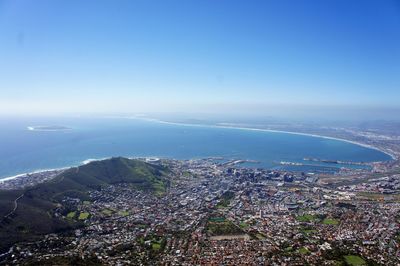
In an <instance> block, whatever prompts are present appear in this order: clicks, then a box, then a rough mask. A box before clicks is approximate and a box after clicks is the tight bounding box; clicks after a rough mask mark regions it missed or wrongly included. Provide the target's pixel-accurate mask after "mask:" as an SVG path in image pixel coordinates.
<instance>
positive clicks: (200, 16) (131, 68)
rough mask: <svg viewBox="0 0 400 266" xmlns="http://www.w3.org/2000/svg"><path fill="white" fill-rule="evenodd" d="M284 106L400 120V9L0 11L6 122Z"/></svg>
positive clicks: (78, 6) (126, 4)
mask: <svg viewBox="0 0 400 266" xmlns="http://www.w3.org/2000/svg"><path fill="white" fill-rule="evenodd" d="M277 106H281V107H282V106H284V107H285V108H288V109H290V108H291V110H296V108H302V107H306V108H318V107H324V106H325V107H329V108H333V109H334V108H336V107H337V108H342V107H343V108H366V109H368V108H375V109H376V108H377V109H385V108H386V109H388V110H391V109H399V108H400V1H391V0H383V1H382V0H376V1H367V0H326V1H320V0H318V1H303V0H292V1H282V0H276V1H268V0H263V1H253V0H250V1H245V0H243V1H233V0H211V1H206V0H197V1H191V0H179V1H170V0H162V1H161V0H160V1H152V0H143V1H139V0H129V1H123V0H118V1H111V0H110V1H97V0H96V1H73V0H65V1H61V0H48V1H42V0H30V1H20V0H10V1H5V0H0V114H1V113H2V114H20V113H21V114H24V113H28V114H31V113H63V112H78V113H79V112H82V113H85V112H92V113H93V112H94V113H96V112H99V113H100V112H102V113H106V112H149V111H157V112H164V111H166V112H170V111H171V112H174V111H181V112H182V111H183V112H185V111H187V112H196V111H202V112H207V111H209V112H235V111H236V112H239V111H240V110H243V109H246V110H251V111H254V112H266V113H268V109H269V108H270V109H273V108H275V107H277ZM371 110H372V109H371Z"/></svg>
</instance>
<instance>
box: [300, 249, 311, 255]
mask: <svg viewBox="0 0 400 266" xmlns="http://www.w3.org/2000/svg"><path fill="white" fill-rule="evenodd" d="M298 251H299V253H300V254H303V255H306V254H309V253H310V251H309V250H308V249H307V248H305V247H301V248H299V250H298Z"/></svg>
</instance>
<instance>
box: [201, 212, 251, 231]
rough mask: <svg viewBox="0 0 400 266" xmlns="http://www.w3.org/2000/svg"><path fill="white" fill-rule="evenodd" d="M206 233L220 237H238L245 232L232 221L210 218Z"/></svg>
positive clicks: (222, 218)
mask: <svg viewBox="0 0 400 266" xmlns="http://www.w3.org/2000/svg"><path fill="white" fill-rule="evenodd" d="M206 231H207V233H208V234H209V235H211V236H218V235H237V234H243V233H244V232H243V231H242V230H241V229H240V228H239V227H238V226H236V225H235V224H233V223H232V222H231V221H229V220H226V219H225V218H224V217H218V216H216V217H210V218H209V219H208V221H207V225H206Z"/></svg>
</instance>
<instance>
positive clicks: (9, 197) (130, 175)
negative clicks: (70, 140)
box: [0, 157, 169, 252]
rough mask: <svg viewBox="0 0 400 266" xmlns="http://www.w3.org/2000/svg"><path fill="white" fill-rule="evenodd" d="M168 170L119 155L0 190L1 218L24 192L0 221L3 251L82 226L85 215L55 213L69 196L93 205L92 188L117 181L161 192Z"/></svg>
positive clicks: (164, 188)
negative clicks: (33, 183) (42, 180)
mask: <svg viewBox="0 0 400 266" xmlns="http://www.w3.org/2000/svg"><path fill="white" fill-rule="evenodd" d="M168 173H169V170H168V169H167V168H165V167H163V166H157V165H152V164H148V163H145V162H143V161H139V160H131V159H127V158H121V157H118V158H111V159H107V160H102V161H95V162H91V163H89V164H86V165H82V166H80V167H75V168H71V169H69V170H67V171H65V172H63V173H62V174H60V175H59V176H57V177H55V178H54V179H52V180H50V181H48V182H45V183H41V184H38V185H36V186H33V187H30V188H27V189H25V190H9V191H0V217H4V216H5V215H6V214H8V213H9V212H10V211H11V210H13V208H14V200H15V199H16V198H18V197H19V196H21V195H23V197H21V198H20V199H19V200H18V208H17V209H16V211H15V212H14V213H13V214H12V215H11V216H9V217H7V218H3V219H2V221H1V223H0V252H2V251H5V250H7V249H8V248H9V247H10V246H11V245H12V244H14V243H16V242H20V241H26V240H29V241H30V240H32V241H33V240H35V239H37V238H38V237H40V236H41V235H43V234H49V233H53V232H62V231H65V230H70V229H73V228H76V227H79V226H80V222H81V221H82V220H84V219H86V218H87V217H86V218H84V217H85V216H86V215H84V216H80V218H79V217H78V220H74V219H72V216H73V215H72V212H73V211H74V210H69V212H68V213H65V214H64V215H65V216H67V217H68V218H69V219H62V218H57V217H54V215H53V213H54V210H55V208H56V207H57V206H58V205H59V204H61V203H62V199H64V198H65V197H66V196H68V197H70V198H76V199H80V200H81V201H83V202H84V204H90V202H89V200H90V198H89V195H88V191H89V190H93V189H94V190H96V189H100V188H101V187H103V186H106V185H109V184H118V183H129V184H131V185H132V186H133V187H134V188H136V189H138V190H143V191H148V192H149V193H154V194H155V195H162V194H163V193H165V192H166V189H167V187H168V186H169V180H168V178H167V174H168ZM68 215H69V216H68ZM74 217H76V214H75V215H74Z"/></svg>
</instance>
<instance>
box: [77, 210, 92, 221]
mask: <svg viewBox="0 0 400 266" xmlns="http://www.w3.org/2000/svg"><path fill="white" fill-rule="evenodd" d="M89 215H90V214H89V213H88V212H81V213H80V214H79V217H78V219H79V220H86V219H87V218H89Z"/></svg>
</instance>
